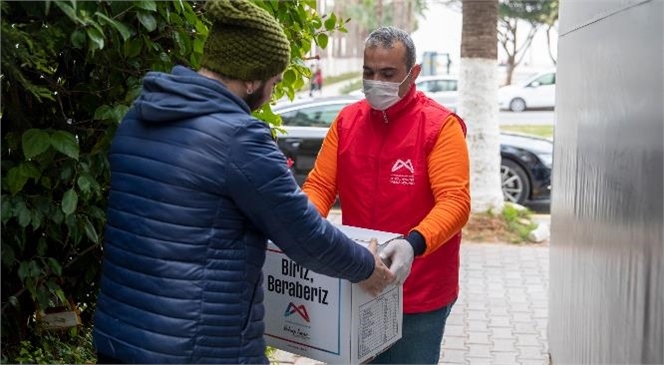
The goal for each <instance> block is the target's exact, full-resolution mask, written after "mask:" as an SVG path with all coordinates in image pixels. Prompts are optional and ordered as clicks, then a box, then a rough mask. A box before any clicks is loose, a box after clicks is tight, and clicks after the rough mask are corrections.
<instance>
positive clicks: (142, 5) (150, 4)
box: [132, 0, 157, 11]
mask: <svg viewBox="0 0 664 365" xmlns="http://www.w3.org/2000/svg"><path fill="white" fill-rule="evenodd" d="M132 4H134V6H136V7H137V8H139V9H143V10H149V11H157V3H155V2H154V1H152V0H141V1H133V2H132Z"/></svg>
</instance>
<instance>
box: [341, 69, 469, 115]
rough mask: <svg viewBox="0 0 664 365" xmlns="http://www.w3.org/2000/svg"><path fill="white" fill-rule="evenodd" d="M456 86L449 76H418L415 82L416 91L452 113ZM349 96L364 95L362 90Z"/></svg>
mask: <svg viewBox="0 0 664 365" xmlns="http://www.w3.org/2000/svg"><path fill="white" fill-rule="evenodd" d="M458 84H459V80H458V78H457V77H456V76H451V75H435V76H420V77H418V78H417V80H416V81H415V86H416V87H417V90H418V91H422V92H424V93H425V94H426V95H427V96H428V97H430V98H431V99H433V100H435V101H437V102H438V103H439V104H441V105H442V106H444V107H446V108H448V109H450V110H452V111H456V106H457V100H458V99H459V91H458ZM349 94H350V95H354V96H363V95H364V94H363V93H362V89H359V90H355V91H352V92H350V93H349Z"/></svg>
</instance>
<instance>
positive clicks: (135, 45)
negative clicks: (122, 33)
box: [122, 39, 143, 58]
mask: <svg viewBox="0 0 664 365" xmlns="http://www.w3.org/2000/svg"><path fill="white" fill-rule="evenodd" d="M142 49H143V41H141V40H140V39H132V40H130V41H128V42H125V43H124V44H123V45H122V51H123V53H124V55H125V57H129V58H134V57H136V56H138V55H139V54H140V53H141V50H142Z"/></svg>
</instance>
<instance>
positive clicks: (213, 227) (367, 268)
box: [94, 66, 374, 363]
mask: <svg viewBox="0 0 664 365" xmlns="http://www.w3.org/2000/svg"><path fill="white" fill-rule="evenodd" d="M109 159H110V164H111V189H110V193H109V198H108V221H107V225H106V232H105V242H104V263H103V267H102V278H101V289H100V293H99V298H98V302H97V309H96V313H95V328H94V343H95V346H96V348H97V351H98V352H99V353H101V354H103V355H106V356H110V357H112V358H115V359H118V360H121V361H124V362H132V363H266V362H267V358H266V357H265V355H264V351H265V341H264V340H263V332H264V323H263V316H264V308H263V304H262V303H263V289H262V271H261V270H262V266H263V263H264V261H265V249H266V243H267V239H268V238H269V239H271V240H272V241H273V242H275V244H277V245H278V246H279V247H280V248H281V249H282V250H283V251H284V252H285V253H286V254H287V255H288V256H289V257H290V258H292V259H293V260H295V261H296V262H298V263H299V264H301V265H303V266H305V267H306V268H308V269H311V270H314V271H316V272H319V273H322V274H325V275H329V276H334V277H340V278H344V279H348V280H350V281H352V282H357V281H360V280H364V279H366V278H368V277H369V276H370V275H371V273H372V272H373V269H374V258H373V256H372V255H371V253H370V252H369V251H368V250H366V249H365V248H363V247H361V246H359V245H357V244H355V243H354V242H353V241H352V240H350V239H349V238H347V237H346V236H344V235H343V234H342V233H341V232H340V231H338V230H337V229H335V228H334V227H333V226H332V225H330V223H328V222H327V221H325V220H323V219H322V218H321V217H320V214H319V213H318V212H317V211H316V209H315V208H314V206H313V205H311V204H310V203H309V200H308V199H307V197H306V196H305V195H304V194H303V193H302V192H301V190H300V189H299V188H298V186H297V184H296V182H295V180H294V179H293V177H292V175H291V173H290V171H289V170H288V168H287V164H286V159H285V158H284V156H283V154H282V153H281V152H280V151H279V149H278V148H277V145H276V143H275V142H274V141H273V140H272V137H271V133H270V130H269V128H268V127H267V125H266V124H265V123H263V122H261V121H259V120H257V119H255V118H253V117H252V116H251V115H250V110H249V108H248V106H247V104H246V103H245V102H244V101H243V100H241V99H239V98H238V97H236V96H235V95H233V94H232V93H231V92H229V91H228V90H227V89H226V88H225V87H224V85H222V84H221V83H219V82H217V81H215V80H212V79H209V78H206V77H203V76H201V75H199V74H198V73H196V72H194V71H192V70H189V69H187V68H184V67H180V66H178V67H175V68H174V69H173V71H172V73H171V74H166V73H157V72H151V73H148V74H147V75H146V77H145V80H144V82H143V90H142V92H141V95H140V96H139V97H138V99H137V100H136V102H135V104H134V106H133V107H132V108H131V110H130V111H129V112H128V113H127V116H126V117H125V119H124V120H123V122H122V123H121V124H120V126H119V128H118V130H117V133H116V135H115V138H114V140H113V144H112V146H111V150H110V155H109Z"/></svg>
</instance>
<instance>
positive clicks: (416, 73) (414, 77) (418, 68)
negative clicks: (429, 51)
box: [410, 63, 422, 82]
mask: <svg viewBox="0 0 664 365" xmlns="http://www.w3.org/2000/svg"><path fill="white" fill-rule="evenodd" d="M420 72H422V65H420V64H419V63H416V64H414V65H413V69H412V70H411V71H410V75H411V79H412V80H413V82H415V80H417V78H418V77H419V76H420Z"/></svg>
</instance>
